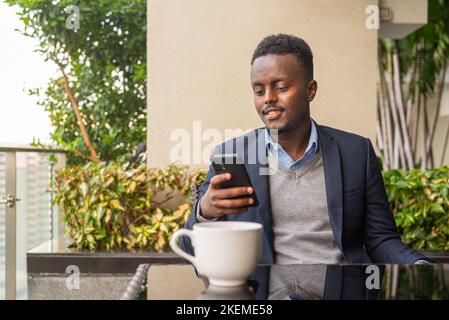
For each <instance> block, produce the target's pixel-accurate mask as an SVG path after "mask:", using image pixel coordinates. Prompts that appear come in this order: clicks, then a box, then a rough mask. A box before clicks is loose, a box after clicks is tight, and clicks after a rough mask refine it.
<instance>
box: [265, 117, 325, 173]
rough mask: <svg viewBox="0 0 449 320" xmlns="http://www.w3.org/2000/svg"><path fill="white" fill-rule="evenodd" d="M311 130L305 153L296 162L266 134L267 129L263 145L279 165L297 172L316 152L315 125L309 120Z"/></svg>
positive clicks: (266, 131) (316, 134) (316, 136)
mask: <svg viewBox="0 0 449 320" xmlns="http://www.w3.org/2000/svg"><path fill="white" fill-rule="evenodd" d="M310 125H311V130H310V138H309V144H308V145H307V148H306V152H304V155H303V156H302V157H301V158H299V159H298V160H296V161H295V160H293V158H292V157H290V155H289V154H288V153H287V152H286V151H285V150H284V148H282V146H281V145H280V144H278V143H276V142H274V141H273V139H272V138H271V136H270V135H269V133H268V129H266V130H265V144H266V146H267V148H268V150H269V151H270V152H271V154H272V155H273V156H274V157H276V158H277V160H278V162H279V164H280V165H281V166H283V167H286V168H289V169H290V170H297V169H299V168H301V167H303V166H305V165H306V164H307V163H308V162H309V161H310V160H312V159H313V158H314V157H315V155H316V152H317V150H318V133H317V130H316V126H315V123H314V122H313V121H312V120H310Z"/></svg>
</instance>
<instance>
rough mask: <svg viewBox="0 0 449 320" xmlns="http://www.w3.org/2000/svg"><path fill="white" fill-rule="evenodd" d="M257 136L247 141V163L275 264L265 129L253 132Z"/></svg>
mask: <svg viewBox="0 0 449 320" xmlns="http://www.w3.org/2000/svg"><path fill="white" fill-rule="evenodd" d="M253 132H254V133H255V135H252V134H251V135H249V136H248V140H249V141H247V143H248V144H247V146H248V149H247V150H248V152H247V154H246V155H245V163H246V164H247V167H248V174H249V175H250V179H251V181H252V183H253V184H254V189H255V191H256V196H257V199H258V201H259V206H258V207H256V208H254V209H255V210H256V214H257V216H258V217H259V218H260V219H261V222H262V224H263V226H264V234H265V236H266V237H267V239H266V240H267V242H268V246H269V248H270V255H271V259H270V260H272V261H273V262H274V255H273V252H274V251H273V250H274V244H273V239H274V236H273V216H272V212H271V201H270V189H269V181H268V174H267V172H268V154H267V148H266V145H265V137H264V129H263V128H259V129H256V130H254V131H253Z"/></svg>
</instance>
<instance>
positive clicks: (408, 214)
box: [383, 167, 449, 250]
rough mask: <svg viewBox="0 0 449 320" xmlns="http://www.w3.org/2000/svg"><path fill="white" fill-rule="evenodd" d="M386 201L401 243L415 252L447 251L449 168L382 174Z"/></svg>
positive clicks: (448, 234) (448, 231) (395, 171)
mask: <svg viewBox="0 0 449 320" xmlns="http://www.w3.org/2000/svg"><path fill="white" fill-rule="evenodd" d="M383 176H384V181H385V187H386V189H387V193H388V200H389V202H390V206H391V209H392V211H393V213H394V217H395V220H396V225H397V226H398V229H399V232H400V234H401V235H402V240H403V241H404V242H405V244H407V245H409V246H411V247H413V248H415V249H417V250H436V249H439V250H448V249H449V215H448V213H449V200H448V190H449V169H448V167H440V168H433V169H429V170H427V171H419V170H412V171H404V170H390V171H385V172H384V173H383Z"/></svg>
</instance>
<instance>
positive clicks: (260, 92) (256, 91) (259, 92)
mask: <svg viewBox="0 0 449 320" xmlns="http://www.w3.org/2000/svg"><path fill="white" fill-rule="evenodd" d="M264 92H265V91H263V90H255V91H254V93H255V94H256V95H258V96H261V95H263V94H264Z"/></svg>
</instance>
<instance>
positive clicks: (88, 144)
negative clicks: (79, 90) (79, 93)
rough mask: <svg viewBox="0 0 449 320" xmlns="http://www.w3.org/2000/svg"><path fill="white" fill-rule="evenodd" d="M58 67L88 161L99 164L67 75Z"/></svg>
mask: <svg viewBox="0 0 449 320" xmlns="http://www.w3.org/2000/svg"><path fill="white" fill-rule="evenodd" d="M59 67H60V70H61V72H62V75H63V77H64V90H65V92H66V93H67V95H68V96H69V99H70V102H71V103H72V107H73V110H74V112H75V116H76V119H77V120H78V123H79V126H80V130H81V135H82V136H83V139H84V143H85V144H86V147H87V149H88V150H89V152H90V156H89V160H91V161H92V162H95V163H98V162H100V159H99V158H98V155H97V152H96V151H95V148H94V147H93V145H92V143H91V141H90V138H89V133H88V132H87V129H86V126H85V125H84V123H83V119H82V117H81V113H80V110H79V105H78V102H77V101H76V99H75V95H74V94H73V91H72V88H70V85H69V79H68V77H67V74H66V73H65V71H64V68H63V67H62V66H61V65H60V66H59Z"/></svg>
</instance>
